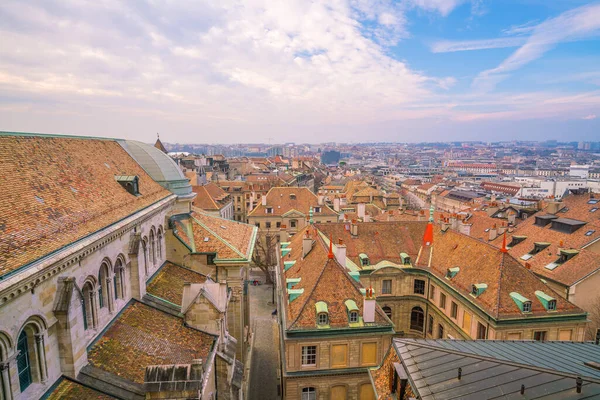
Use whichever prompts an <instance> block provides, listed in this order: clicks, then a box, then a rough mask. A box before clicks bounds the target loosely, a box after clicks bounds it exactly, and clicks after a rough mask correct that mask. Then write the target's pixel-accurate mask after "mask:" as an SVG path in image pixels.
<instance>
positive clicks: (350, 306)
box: [344, 299, 358, 311]
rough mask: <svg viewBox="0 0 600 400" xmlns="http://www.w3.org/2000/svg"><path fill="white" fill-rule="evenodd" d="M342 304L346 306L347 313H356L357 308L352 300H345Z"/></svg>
mask: <svg viewBox="0 0 600 400" xmlns="http://www.w3.org/2000/svg"><path fill="white" fill-rule="evenodd" d="M344 304H345V305H346V308H347V309H348V311H358V306H357V305H356V302H355V301H354V300H352V299H349V300H346V301H345V302H344Z"/></svg>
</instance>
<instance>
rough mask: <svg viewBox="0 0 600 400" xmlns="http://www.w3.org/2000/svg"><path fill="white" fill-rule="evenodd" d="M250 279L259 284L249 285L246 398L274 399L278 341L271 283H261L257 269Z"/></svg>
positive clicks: (275, 394)
mask: <svg viewBox="0 0 600 400" xmlns="http://www.w3.org/2000/svg"><path fill="white" fill-rule="evenodd" d="M250 279H251V280H253V279H258V280H259V281H260V282H261V284H260V285H258V286H249V287H248V293H249V295H250V315H251V318H252V319H253V321H252V329H253V330H254V335H255V338H254V349H253V350H252V359H251V367H250V385H249V387H248V399H249V400H278V399H279V397H278V395H277V385H278V383H279V381H278V378H277V368H278V363H279V362H278V359H279V340H278V336H277V335H278V332H277V323H276V321H275V319H274V317H272V316H271V313H272V312H273V310H275V308H276V307H275V305H273V304H272V303H271V300H272V297H271V296H272V286H271V285H265V284H264V277H263V275H262V273H261V272H260V271H257V272H252V273H251V278H250Z"/></svg>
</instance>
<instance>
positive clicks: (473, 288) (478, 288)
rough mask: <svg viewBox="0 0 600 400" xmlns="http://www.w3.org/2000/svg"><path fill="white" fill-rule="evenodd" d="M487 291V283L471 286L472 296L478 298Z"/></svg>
mask: <svg viewBox="0 0 600 400" xmlns="http://www.w3.org/2000/svg"><path fill="white" fill-rule="evenodd" d="M485 289H487V284H485V283H475V284H473V286H471V296H474V297H477V296H479V295H480V294H481V293H483V292H484V291H485Z"/></svg>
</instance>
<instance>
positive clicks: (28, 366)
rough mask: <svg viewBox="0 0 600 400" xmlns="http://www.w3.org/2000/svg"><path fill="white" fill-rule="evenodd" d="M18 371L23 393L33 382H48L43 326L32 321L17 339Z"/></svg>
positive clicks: (24, 327)
mask: <svg viewBox="0 0 600 400" xmlns="http://www.w3.org/2000/svg"><path fill="white" fill-rule="evenodd" d="M16 361H17V372H18V374H19V388H20V389H21V393H23V392H24V391H25V390H26V389H27V388H28V387H29V386H30V385H31V384H32V383H33V382H42V383H44V382H46V380H47V377H48V373H47V370H46V351H45V346H44V333H43V332H42V329H41V326H40V325H39V324H38V323H36V322H34V321H31V322H29V323H27V324H25V326H23V329H22V330H21V333H20V334H19V337H18V341H17V359H16Z"/></svg>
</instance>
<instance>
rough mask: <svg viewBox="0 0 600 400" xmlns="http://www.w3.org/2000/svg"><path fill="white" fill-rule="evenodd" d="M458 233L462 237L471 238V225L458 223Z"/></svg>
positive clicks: (462, 222)
mask: <svg viewBox="0 0 600 400" xmlns="http://www.w3.org/2000/svg"><path fill="white" fill-rule="evenodd" d="M458 231H459V232H460V233H462V234H464V235H467V236H471V224H467V223H465V222H464V221H460V224H459V225H458Z"/></svg>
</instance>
